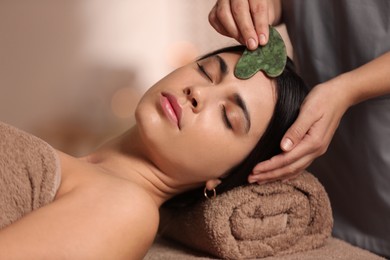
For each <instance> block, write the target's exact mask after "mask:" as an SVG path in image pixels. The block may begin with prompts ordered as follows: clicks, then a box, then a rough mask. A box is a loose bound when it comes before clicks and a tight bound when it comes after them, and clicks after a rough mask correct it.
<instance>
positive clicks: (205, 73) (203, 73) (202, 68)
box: [196, 62, 213, 82]
mask: <svg viewBox="0 0 390 260" xmlns="http://www.w3.org/2000/svg"><path fill="white" fill-rule="evenodd" d="M196 64H197V65H198V69H199V71H200V73H201V74H202V75H204V76H206V77H207V79H208V80H210V81H211V82H213V79H212V78H211V77H210V76H209V74H208V73H207V72H206V70H205V69H204V66H202V65H200V64H199V63H198V62H197V63H196Z"/></svg>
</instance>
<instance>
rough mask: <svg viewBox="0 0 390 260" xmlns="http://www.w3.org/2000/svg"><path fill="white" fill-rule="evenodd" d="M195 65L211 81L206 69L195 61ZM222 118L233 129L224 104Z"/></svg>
mask: <svg viewBox="0 0 390 260" xmlns="http://www.w3.org/2000/svg"><path fill="white" fill-rule="evenodd" d="M196 65H198V69H199V71H200V72H201V73H202V74H203V75H205V76H206V77H207V78H208V79H209V80H210V81H211V82H213V80H212V79H211V77H210V76H209V75H208V74H207V72H206V70H205V69H204V67H203V66H202V65H200V64H199V63H198V62H197V63H196ZM222 118H223V121H224V123H225V125H226V127H227V128H228V129H230V130H233V126H232V124H231V123H230V121H229V118H228V116H227V113H226V108H225V106H222Z"/></svg>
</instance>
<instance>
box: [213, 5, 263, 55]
mask: <svg viewBox="0 0 390 260" xmlns="http://www.w3.org/2000/svg"><path fill="white" fill-rule="evenodd" d="M268 8H269V6H268V3H267V1H265V0H263V1H261V0H260V1H259V0H218V1H217V3H216V4H215V6H214V7H213V8H212V9H211V11H210V13H209V22H210V24H211V26H212V27H214V29H215V30H216V31H217V32H219V33H221V34H222V35H225V36H229V37H232V38H234V39H236V40H237V41H239V42H240V43H242V44H245V45H246V46H247V47H248V49H250V50H254V49H256V48H257V46H258V45H259V44H260V45H265V44H266V43H267V42H268V34H269V27H268V26H269V23H270V22H269V16H268Z"/></svg>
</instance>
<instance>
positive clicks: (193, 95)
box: [183, 87, 206, 113]
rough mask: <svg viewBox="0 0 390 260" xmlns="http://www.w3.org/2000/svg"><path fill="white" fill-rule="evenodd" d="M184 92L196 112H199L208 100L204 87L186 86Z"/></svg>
mask: <svg viewBox="0 0 390 260" xmlns="http://www.w3.org/2000/svg"><path fill="white" fill-rule="evenodd" d="M183 92H184V94H185V95H186V97H187V100H188V101H189V102H190V104H191V108H192V110H193V111H194V112H195V113H197V112H199V111H200V110H201V109H202V107H203V106H204V103H205V101H206V100H205V98H206V97H205V93H203V92H204V90H203V89H202V87H186V88H185V89H184V90H183Z"/></svg>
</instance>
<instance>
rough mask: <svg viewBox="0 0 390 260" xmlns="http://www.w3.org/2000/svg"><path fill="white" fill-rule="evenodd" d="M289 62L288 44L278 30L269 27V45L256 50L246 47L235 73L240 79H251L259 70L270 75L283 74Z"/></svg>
mask: <svg viewBox="0 0 390 260" xmlns="http://www.w3.org/2000/svg"><path fill="white" fill-rule="evenodd" d="M286 62H287V53H286V46H285V45H284V42H283V39H282V37H281V36H280V34H279V33H278V31H277V30H276V29H275V28H273V27H272V26H270V27H269V40H268V43H267V45H265V46H259V47H258V48H257V49H256V50H254V51H250V50H248V49H246V50H245V51H244V53H243V54H242V56H241V58H240V59H239V60H238V62H237V64H236V67H235V69H234V75H235V76H236V77H237V78H239V79H249V78H250V77H252V76H253V75H255V74H256V72H258V71H259V70H262V71H264V73H265V74H267V75H268V76H269V77H277V76H279V75H280V74H282V72H283V70H284V67H285V66H286Z"/></svg>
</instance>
